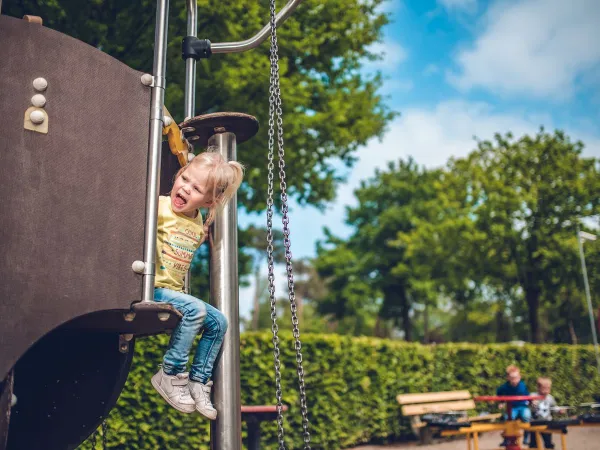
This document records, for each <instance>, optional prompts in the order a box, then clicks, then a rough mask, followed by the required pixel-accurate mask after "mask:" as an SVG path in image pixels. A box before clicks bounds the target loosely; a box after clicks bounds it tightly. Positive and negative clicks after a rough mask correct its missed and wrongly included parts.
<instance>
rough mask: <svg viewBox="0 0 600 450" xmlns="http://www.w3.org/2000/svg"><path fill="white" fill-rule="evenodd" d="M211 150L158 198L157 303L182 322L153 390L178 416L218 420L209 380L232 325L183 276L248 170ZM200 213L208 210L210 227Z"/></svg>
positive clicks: (197, 159)
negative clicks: (187, 287)
mask: <svg viewBox="0 0 600 450" xmlns="http://www.w3.org/2000/svg"><path fill="white" fill-rule="evenodd" d="M207 150H208V151H206V152H204V153H201V154H199V155H198V156H196V157H195V158H194V159H193V160H192V161H191V162H190V163H188V164H187V165H186V166H185V167H183V168H181V169H180V170H179V172H177V175H176V177H175V184H174V185H173V189H172V191H171V195H170V196H169V197H163V196H161V197H159V206H158V233H157V236H158V243H157V249H156V281H155V290H154V300H155V301H157V302H165V303H170V304H171V305H173V307H175V308H176V309H177V310H178V311H179V312H181V314H183V318H182V319H181V322H179V325H178V326H177V328H175V330H174V331H173V334H172V335H171V340H170V342H169V347H168V349H167V352H166V353H165V356H164V358H163V364H162V367H161V368H160V370H159V371H158V373H156V374H155V375H154V376H153V377H152V385H153V386H154V388H155V389H156V390H157V391H158V392H159V394H160V395H162V396H163V398H164V399H165V400H166V401H167V402H168V403H169V404H170V405H171V406H173V407H174V408H175V409H177V410H178V411H181V412H184V413H192V412H194V409H196V410H197V411H198V412H199V413H200V414H202V415H204V416H206V417H207V418H209V419H211V420H214V419H216V417H217V411H216V409H215V408H214V407H213V405H212V403H211V400H210V391H211V386H212V381H209V379H210V377H211V375H212V370H213V365H214V362H215V359H216V358H217V355H218V353H219V350H220V348H221V345H222V343H223V336H224V335H225V331H226V330H227V320H226V319H225V316H223V314H222V313H221V312H220V311H219V310H217V309H215V308H214V307H212V306H210V305H209V304H207V303H205V302H203V301H202V300H199V299H197V298H195V297H192V296H191V295H187V294H186V293H184V291H183V288H184V277H185V275H186V273H187V271H188V269H189V267H190V263H191V261H192V258H193V257H194V253H195V252H196V250H197V249H198V247H199V246H200V244H201V243H202V242H203V241H204V239H205V237H206V235H207V232H208V226H209V225H210V223H211V222H212V221H213V220H214V217H215V214H216V213H217V212H218V210H220V209H222V208H223V206H225V205H226V204H227V202H228V201H229V200H230V199H231V198H232V197H233V196H234V195H235V193H236V191H237V189H238V188H239V186H240V183H241V182H242V177H243V167H242V166H241V165H240V164H239V163H237V162H235V161H229V162H227V161H225V160H224V159H223V157H222V156H221V155H220V154H219V153H216V152H214V151H211V150H212V149H211V148H210V147H209V148H208V149H207ZM199 208H208V215H207V218H206V223H205V224H203V222H202V215H201V214H200V211H199ZM200 331H202V338H201V339H200V342H199V344H198V347H197V348H196V352H195V354H194V358H193V361H192V366H191V370H190V372H189V376H188V373H186V367H187V362H188V357H189V353H190V350H191V347H192V343H193V342H194V338H195V337H196V336H197V335H198V334H199V333H200Z"/></svg>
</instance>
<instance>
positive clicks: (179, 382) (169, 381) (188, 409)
mask: <svg viewBox="0 0 600 450" xmlns="http://www.w3.org/2000/svg"><path fill="white" fill-rule="evenodd" d="M188 383H189V378H188V374H187V373H178V374H177V375H167V374H166V373H165V372H164V371H163V369H162V367H161V368H160V370H159V371H158V372H157V373H156V374H154V376H153V377H152V386H154V389H156V390H157V391H158V393H159V394H160V395H162V397H163V398H164V399H165V400H166V401H167V403H168V404H169V405H171V406H172V407H173V408H175V409H176V410H177V411H181V412H182V413H187V414H190V413H193V412H194V409H195V402H194V399H193V398H192V397H191V396H190V388H189V385H188Z"/></svg>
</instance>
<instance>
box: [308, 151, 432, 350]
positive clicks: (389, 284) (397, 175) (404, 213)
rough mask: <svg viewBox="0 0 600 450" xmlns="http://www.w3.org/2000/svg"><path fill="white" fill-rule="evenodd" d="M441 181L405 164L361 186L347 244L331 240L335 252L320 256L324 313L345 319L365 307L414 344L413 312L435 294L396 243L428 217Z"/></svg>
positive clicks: (324, 249) (322, 252) (323, 249)
mask: <svg viewBox="0 0 600 450" xmlns="http://www.w3.org/2000/svg"><path fill="white" fill-rule="evenodd" d="M439 176H440V172H439V171H427V170H425V169H423V168H420V167H419V166H417V164H415V162H414V161H413V160H412V159H409V160H407V161H399V162H398V163H397V164H396V163H390V164H389V166H388V168H387V170H386V171H376V173H375V175H374V177H372V178H371V179H369V180H367V181H364V182H362V183H361V186H360V187H359V188H358V189H357V190H356V191H355V195H356V198H357V200H358V205H357V206H356V207H352V208H348V210H347V219H346V222H347V223H348V224H349V225H351V226H352V227H354V232H353V233H352V235H351V236H350V238H349V239H348V240H347V241H346V242H341V241H339V240H336V239H330V240H329V245H330V246H334V247H333V248H328V247H325V246H321V247H320V248H319V251H318V256H319V258H318V262H317V267H318V268H319V272H320V274H321V276H323V278H324V279H325V280H326V282H327V283H328V284H327V287H328V290H329V292H330V295H329V296H328V298H326V299H325V301H324V302H323V304H322V306H321V308H322V310H327V308H329V310H330V311H331V312H333V313H335V314H336V315H337V316H338V317H343V316H345V315H348V314H353V313H356V311H357V310H358V309H359V308H361V307H364V305H365V304H368V305H369V306H368V307H369V309H372V308H375V310H376V314H377V315H378V317H379V318H380V319H383V320H387V319H391V320H393V321H394V323H395V325H399V326H400V327H401V328H402V330H403V333H404V338H405V339H406V340H412V335H413V326H412V325H413V324H412V318H411V317H412V315H413V313H414V310H413V306H414V304H416V303H421V304H427V303H431V302H435V297H436V295H435V288H434V286H433V285H432V283H431V282H430V281H429V280H428V279H427V278H420V277H419V275H418V273H417V272H416V271H414V270H410V263H409V262H408V260H407V258H408V255H407V253H406V251H405V247H403V246H402V245H396V240H397V238H398V234H399V233H409V232H410V231H412V230H413V229H414V227H415V224H416V223H418V221H419V220H420V219H425V218H426V217H427V216H428V214H429V209H430V208H431V207H432V206H433V205H435V201H433V200H435V199H436V197H437V196H438V189H437V185H436V183H435V181H436V179H437V178H438V177H439ZM377 325H378V326H379V325H381V324H380V322H379V321H378V322H377Z"/></svg>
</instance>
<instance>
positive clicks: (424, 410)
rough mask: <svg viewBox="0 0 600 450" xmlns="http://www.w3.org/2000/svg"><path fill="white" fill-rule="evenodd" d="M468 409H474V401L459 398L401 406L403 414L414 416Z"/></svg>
mask: <svg viewBox="0 0 600 450" xmlns="http://www.w3.org/2000/svg"><path fill="white" fill-rule="evenodd" d="M470 409H475V402H474V401H473V400H460V401H455V402H444V403H426V404H423V405H404V406H403V407H402V414H403V415H405V416H416V415H421V414H428V413H443V412H448V411H467V410H470Z"/></svg>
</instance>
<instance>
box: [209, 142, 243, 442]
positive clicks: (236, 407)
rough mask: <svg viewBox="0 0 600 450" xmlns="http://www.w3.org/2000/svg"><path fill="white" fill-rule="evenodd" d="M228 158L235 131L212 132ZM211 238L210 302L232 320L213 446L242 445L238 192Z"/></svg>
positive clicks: (218, 384)
mask: <svg viewBox="0 0 600 450" xmlns="http://www.w3.org/2000/svg"><path fill="white" fill-rule="evenodd" d="M208 145H214V146H216V147H217V148H218V152H219V153H221V155H222V156H223V157H224V158H226V160H227V161H233V160H235V159H236V157H237V155H236V139H235V134H233V133H220V134H216V135H214V136H212V137H211V138H210V139H209V141H208ZM211 235H212V236H211V238H210V245H211V247H210V302H211V304H212V305H213V306H214V307H215V308H217V309H218V310H220V311H221V312H222V313H223V314H224V315H225V317H226V318H227V320H228V322H229V327H228V329H227V334H226V335H225V340H224V341H223V348H222V350H221V351H222V353H221V357H220V360H219V362H218V363H217V365H216V368H215V372H214V377H213V378H214V379H215V395H214V402H215V408H216V409H217V411H218V412H219V414H218V416H217V420H215V421H214V422H212V423H211V427H210V431H211V449H212V450H241V449H242V412H241V408H242V406H241V397H240V327H239V285H238V257H237V252H238V245H237V196H236V197H234V198H233V199H232V200H231V201H230V202H229V203H228V204H227V206H225V208H224V209H223V211H221V213H220V214H219V215H217V217H216V218H215V221H214V223H213V226H212V232H211Z"/></svg>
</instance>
